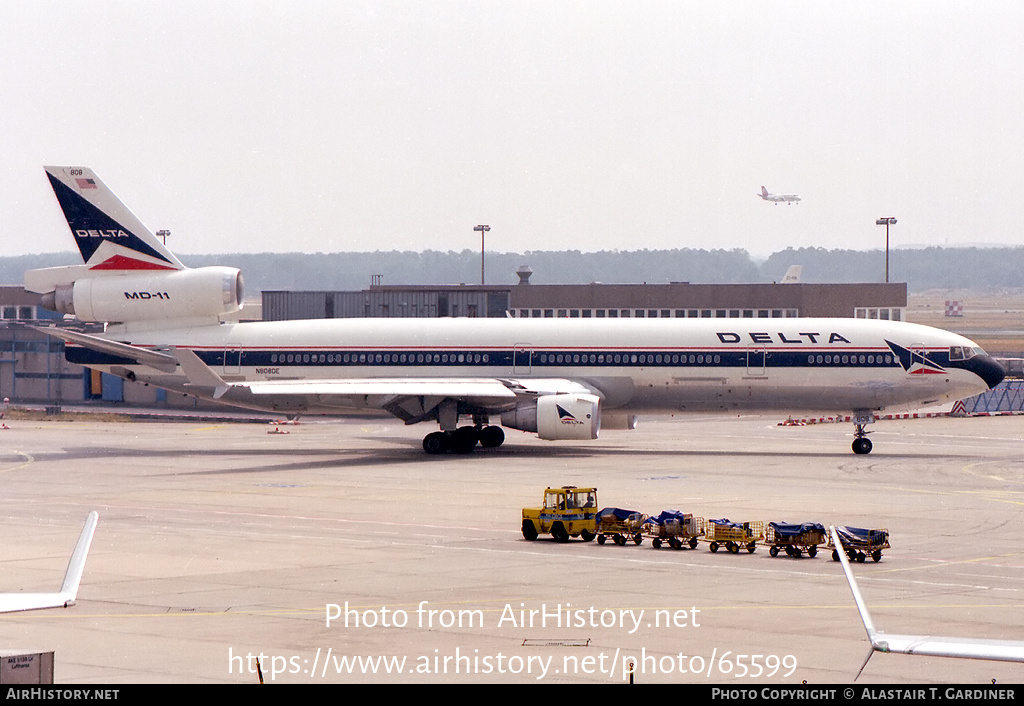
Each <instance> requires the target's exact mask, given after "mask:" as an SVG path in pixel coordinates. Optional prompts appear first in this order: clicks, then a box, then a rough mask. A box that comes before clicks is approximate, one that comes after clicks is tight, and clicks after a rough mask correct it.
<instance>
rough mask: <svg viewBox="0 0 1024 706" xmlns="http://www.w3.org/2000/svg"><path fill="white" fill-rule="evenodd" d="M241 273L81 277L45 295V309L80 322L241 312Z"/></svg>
mask: <svg viewBox="0 0 1024 706" xmlns="http://www.w3.org/2000/svg"><path fill="white" fill-rule="evenodd" d="M242 295H243V286H242V273H241V272H240V271H238V270H237V269H235V268H233V267H201V268H197V269H184V270H175V271H174V272H161V273H159V274H155V273H150V274H130V275H120V274H119V275H110V276H105V277H104V276H99V277H85V278H82V279H78V280H76V281H75V282H73V283H71V284H61V285H58V286H57V287H56V288H55V289H54V290H53V291H51V292H48V293H46V294H44V295H43V306H45V307H46V308H47V309H50V310H51V311H56V312H59V313H61V314H73V315H75V316H77V317H78V318H79V319H80V320H82V321H120V322H128V321H152V320H160V319H183V318H194V317H217V316H221V315H223V314H231V313H234V312H236V311H238V310H239V309H241V308H242Z"/></svg>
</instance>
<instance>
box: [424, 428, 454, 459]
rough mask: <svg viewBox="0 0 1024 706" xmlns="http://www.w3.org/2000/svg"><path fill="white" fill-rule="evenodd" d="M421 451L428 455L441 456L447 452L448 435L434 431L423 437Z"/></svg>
mask: <svg viewBox="0 0 1024 706" xmlns="http://www.w3.org/2000/svg"><path fill="white" fill-rule="evenodd" d="M423 450H424V451H426V452H427V453H428V454H443V453H444V452H445V451H447V450H448V435H447V434H445V433H444V432H443V431H435V432H433V433H432V434H427V435H426V436H424V437H423Z"/></svg>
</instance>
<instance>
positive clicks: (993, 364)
mask: <svg viewBox="0 0 1024 706" xmlns="http://www.w3.org/2000/svg"><path fill="white" fill-rule="evenodd" d="M971 362H972V363H973V365H972V369H973V372H974V373H975V374H976V375H977V376H978V377H980V378H981V379H982V380H984V381H985V384H986V385H988V389H990V390H991V389H992V388H993V387H995V386H996V385H998V384H999V383H1001V382H1002V381H1003V378H1005V377H1006V370H1005V369H1004V368H1003V366H1002V365H1000V363H999V361H997V360H996V359H995V358H993V357H992V356H990V355H979V356H975V357H974V358H973V359H972V360H971Z"/></svg>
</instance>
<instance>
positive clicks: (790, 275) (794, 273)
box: [782, 265, 804, 284]
mask: <svg viewBox="0 0 1024 706" xmlns="http://www.w3.org/2000/svg"><path fill="white" fill-rule="evenodd" d="M803 271H804V266H803V265H790V266H789V269H788V270H786V274H785V276H784V277H783V278H782V283H783V284H797V283H798V282H800V275H801V274H802V273H803Z"/></svg>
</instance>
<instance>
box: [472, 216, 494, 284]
mask: <svg viewBox="0 0 1024 706" xmlns="http://www.w3.org/2000/svg"><path fill="white" fill-rule="evenodd" d="M490 229H491V227H490V226H476V227H475V228H473V230H474V231H477V230H478V231H480V284H483V283H484V234H485V233H486V232H487V231H489V230H490Z"/></svg>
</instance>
